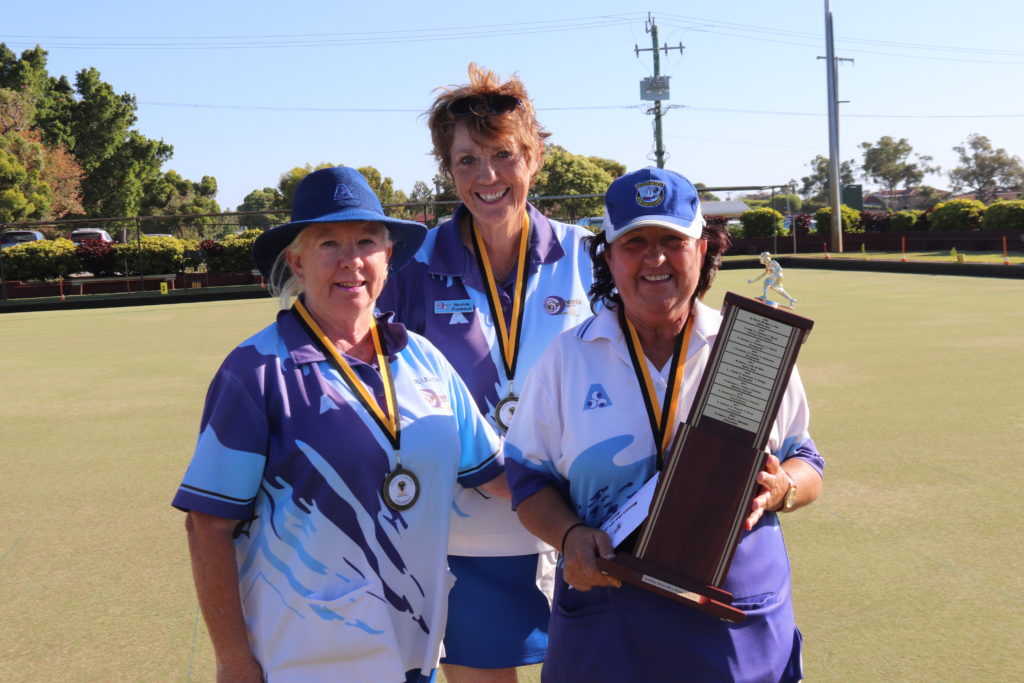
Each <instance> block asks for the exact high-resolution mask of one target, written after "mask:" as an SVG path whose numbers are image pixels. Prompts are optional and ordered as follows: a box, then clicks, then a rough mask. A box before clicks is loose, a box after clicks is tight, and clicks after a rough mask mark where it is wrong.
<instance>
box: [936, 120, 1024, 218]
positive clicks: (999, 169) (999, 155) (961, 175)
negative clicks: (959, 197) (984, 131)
mask: <svg viewBox="0 0 1024 683" xmlns="http://www.w3.org/2000/svg"><path fill="white" fill-rule="evenodd" d="M953 151H954V152H956V153H957V156H958V157H959V161H960V165H959V166H957V167H956V168H954V169H953V170H952V171H950V172H949V180H950V182H951V183H952V184H953V191H954V192H960V191H961V190H965V189H966V190H970V191H972V192H974V193H975V195H976V196H977V198H978V200H979V201H982V202H984V203H986V204H987V203H989V202H991V201H993V200H994V199H995V198H996V194H997V193H998V192H999V190H1000V189H1001V188H1020V186H1021V184H1022V183H1024V166H1022V165H1021V161H1020V158H1019V157H1016V156H1011V155H1010V154H1009V153H1008V152H1007V151H1006V150H1005V149H1003V148H1002V147H1000V148H999V149H993V148H992V143H991V142H990V141H989V139H988V138H987V137H985V136H984V135H978V134H976V133H975V134H973V135H969V136H968V137H967V143H966V144H961V145H957V146H955V147H953Z"/></svg>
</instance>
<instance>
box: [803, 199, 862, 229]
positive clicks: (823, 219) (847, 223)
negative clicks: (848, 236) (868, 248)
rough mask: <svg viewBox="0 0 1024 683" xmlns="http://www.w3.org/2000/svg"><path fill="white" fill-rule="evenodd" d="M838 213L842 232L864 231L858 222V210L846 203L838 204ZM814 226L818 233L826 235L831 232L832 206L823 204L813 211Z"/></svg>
mask: <svg viewBox="0 0 1024 683" xmlns="http://www.w3.org/2000/svg"><path fill="white" fill-rule="evenodd" d="M839 215H840V216H841V219H840V220H841V221H842V224H843V232H849V233H857V232H864V228H863V227H862V226H861V224H860V211H858V210H857V209H853V208H850V207H849V206H847V205H846V204H841V205H840V206H839ZM814 220H815V227H816V228H817V233H818V234H819V235H828V234H830V233H831V232H832V207H831V206H824V207H822V208H820V209H818V210H817V211H816V212H815V213H814Z"/></svg>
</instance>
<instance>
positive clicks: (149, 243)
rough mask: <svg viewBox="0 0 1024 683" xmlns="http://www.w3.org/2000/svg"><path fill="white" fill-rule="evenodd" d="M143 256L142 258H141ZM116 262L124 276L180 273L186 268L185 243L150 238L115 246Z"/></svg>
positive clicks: (175, 239) (174, 238)
mask: <svg viewBox="0 0 1024 683" xmlns="http://www.w3.org/2000/svg"><path fill="white" fill-rule="evenodd" d="M140 255H141V258H140ZM114 262H115V263H117V264H118V270H119V271H120V272H121V273H122V274H127V275H138V274H139V272H140V270H141V272H142V273H143V274H145V275H157V274H164V273H178V272H181V271H182V270H183V269H184V267H185V243H184V242H183V241H182V240H180V239H178V238H176V237H149V236H147V235H143V236H142V237H141V238H140V239H135V240H130V241H129V242H127V243H125V244H115V245H114Z"/></svg>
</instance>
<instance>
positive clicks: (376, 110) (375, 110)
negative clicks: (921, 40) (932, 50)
mask: <svg viewBox="0 0 1024 683" xmlns="http://www.w3.org/2000/svg"><path fill="white" fill-rule="evenodd" d="M138 105H139V106H140V107H142V106H148V107H183V108H194V109H240V110H251V111H291V112H302V111H305V112H326V113H341V114H345V113H348V114H421V113H423V110H422V109H403V108H387V107H283V106H274V105H259V104H206V103H195V102H152V101H148V100H143V101H140V102H138ZM672 106H673V108H679V109H686V110H688V111H694V112H716V113H723V114H757V115H768V116H811V117H822V116H826V114H825V113H824V112H812V111H773V110H769V109H740V108H736V107H703V106H699V105H688V104H684V105H672ZM609 109H621V110H625V109H637V110H641V111H643V110H646V109H647V107H646V106H645V105H639V104H594V105H576V106H568V107H537V111H602V110H604V111H606V110H609ZM843 118H862V119H1015V118H1024V113H1019V114H1018V113H1010V114H843Z"/></svg>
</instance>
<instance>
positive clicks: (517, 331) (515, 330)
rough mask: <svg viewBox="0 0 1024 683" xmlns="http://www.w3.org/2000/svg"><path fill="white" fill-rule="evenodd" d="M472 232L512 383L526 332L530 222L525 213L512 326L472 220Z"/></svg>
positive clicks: (488, 299) (489, 303)
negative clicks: (507, 324)
mask: <svg viewBox="0 0 1024 683" xmlns="http://www.w3.org/2000/svg"><path fill="white" fill-rule="evenodd" d="M469 233H470V234H471V235H472V236H473V245H474V246H475V247H476V262H477V265H478V266H479V268H480V272H481V274H483V276H484V282H486V283H487V289H486V290H485V292H484V293H485V294H486V295H487V304H488V306H489V307H490V309H491V317H493V318H494V322H495V327H497V332H498V350H499V351H500V352H501V360H502V362H503V363H504V365H505V377H506V378H508V381H509V382H511V381H512V379H513V378H514V377H515V375H516V363H517V362H518V360H519V338H520V337H521V336H522V333H523V310H524V309H525V307H526V247H527V245H528V244H529V242H530V219H529V217H528V216H527V215H526V213H525V212H524V213H523V230H522V237H521V238H520V240H519V261H518V262H517V263H516V287H515V292H514V295H513V297H512V327H511V329H509V328H508V327H507V326H506V325H505V314H504V312H503V311H502V310H501V299H499V298H498V284H497V282H495V278H494V271H493V270H491V262H490V261H489V260H488V259H487V247H485V246H484V241H483V239H481V237H480V235H479V234H478V233H477V231H476V225H474V224H473V219H472V218H470V224H469Z"/></svg>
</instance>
